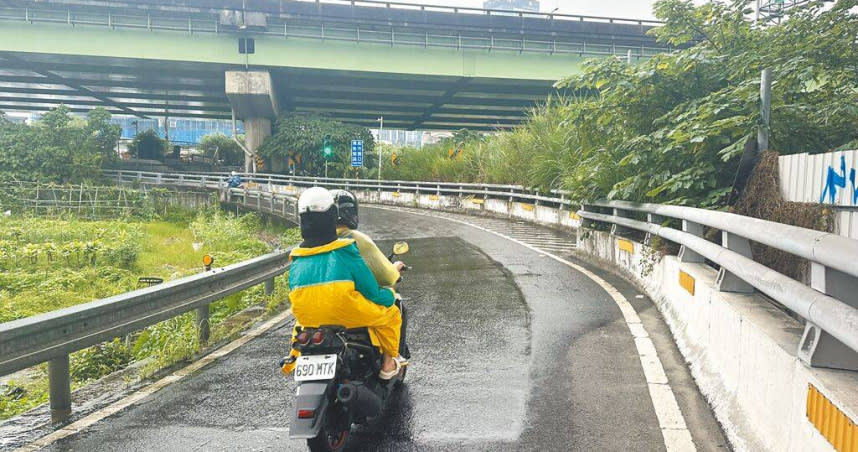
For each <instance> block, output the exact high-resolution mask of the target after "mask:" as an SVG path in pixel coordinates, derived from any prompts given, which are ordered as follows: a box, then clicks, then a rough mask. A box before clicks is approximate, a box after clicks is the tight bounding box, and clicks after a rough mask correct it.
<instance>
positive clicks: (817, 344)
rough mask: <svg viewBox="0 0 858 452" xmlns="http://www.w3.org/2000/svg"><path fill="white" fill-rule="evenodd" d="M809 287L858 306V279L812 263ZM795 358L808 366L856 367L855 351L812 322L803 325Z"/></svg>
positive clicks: (857, 366) (857, 363)
mask: <svg viewBox="0 0 858 452" xmlns="http://www.w3.org/2000/svg"><path fill="white" fill-rule="evenodd" d="M810 286H811V287H812V288H813V289H814V290H817V291H819V292H822V293H824V294H826V295H829V296H831V297H834V298H836V299H838V300H840V301H842V302H843V303H846V304H848V305H850V306H852V307H856V308H858V278H854V277H852V276H849V275H847V274H845V273H843V272H840V271H838V270H835V269H833V268H826V267H825V266H824V265H822V264H818V263H816V262H811V264H810ZM798 358H799V359H801V360H802V362H804V363H805V364H807V365H808V366H811V367H827V368H831V369H843V370H858V353H856V352H855V351H853V350H852V349H851V348H849V347H847V346H846V345H844V344H843V342H840V341H839V340H837V339H835V338H834V337H833V336H831V335H830V334H828V333H826V332H825V331H823V330H822V328H820V327H819V326H817V325H815V324H814V323H812V322H809V321H808V322H806V323H805V325H804V334H803V335H802V337H801V342H799V346H798Z"/></svg>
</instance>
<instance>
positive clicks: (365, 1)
mask: <svg viewBox="0 0 858 452" xmlns="http://www.w3.org/2000/svg"><path fill="white" fill-rule="evenodd" d="M296 1H300V2H306V3H321V4H331V5H351V6H365V7H375V8H397V9H406V10H418V11H437V12H446V13H454V14H459V13H463V14H478V15H486V16H517V17H528V18H535V19H545V20H572V21H580V22H583V21H589V22H606V23H612V24H613V23H622V24H634V25H651V26H657V25H663V24H664V22H660V21H657V20H649V19H624V18H619V17H605V16H587V15H578V14H564V13H543V12H539V11H512V10H506V9H491V8H474V7H466V6H443V5H432V4H419V3H405V2H386V1H380V0H296Z"/></svg>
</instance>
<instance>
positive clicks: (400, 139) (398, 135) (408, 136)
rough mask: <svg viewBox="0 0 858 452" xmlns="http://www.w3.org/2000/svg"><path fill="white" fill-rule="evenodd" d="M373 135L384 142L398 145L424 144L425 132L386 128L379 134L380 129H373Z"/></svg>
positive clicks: (419, 145)
mask: <svg viewBox="0 0 858 452" xmlns="http://www.w3.org/2000/svg"><path fill="white" fill-rule="evenodd" d="M372 134H373V136H374V137H375V138H376V139H377V140H378V141H380V142H382V143H388V144H393V145H396V146H413V147H415V148H419V147H421V146H423V132H422V131H415V130H397V129H384V130H382V131H381V135H379V133H378V130H373V131H372Z"/></svg>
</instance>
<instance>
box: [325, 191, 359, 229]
mask: <svg viewBox="0 0 858 452" xmlns="http://www.w3.org/2000/svg"><path fill="white" fill-rule="evenodd" d="M331 194H332V195H334V203H335V204H336V205H337V224H341V225H343V226H345V227H347V228H349V229H357V228H358V200H357V197H356V196H355V195H354V193H352V192H350V191H347V190H331Z"/></svg>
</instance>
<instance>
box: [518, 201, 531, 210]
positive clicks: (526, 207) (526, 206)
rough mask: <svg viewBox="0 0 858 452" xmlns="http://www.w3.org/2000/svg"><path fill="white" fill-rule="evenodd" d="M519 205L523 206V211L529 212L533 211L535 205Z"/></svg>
mask: <svg viewBox="0 0 858 452" xmlns="http://www.w3.org/2000/svg"><path fill="white" fill-rule="evenodd" d="M519 205H520V206H521V208H522V209H524V210H527V211H528V212H532V211H533V204H524V203H519Z"/></svg>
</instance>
